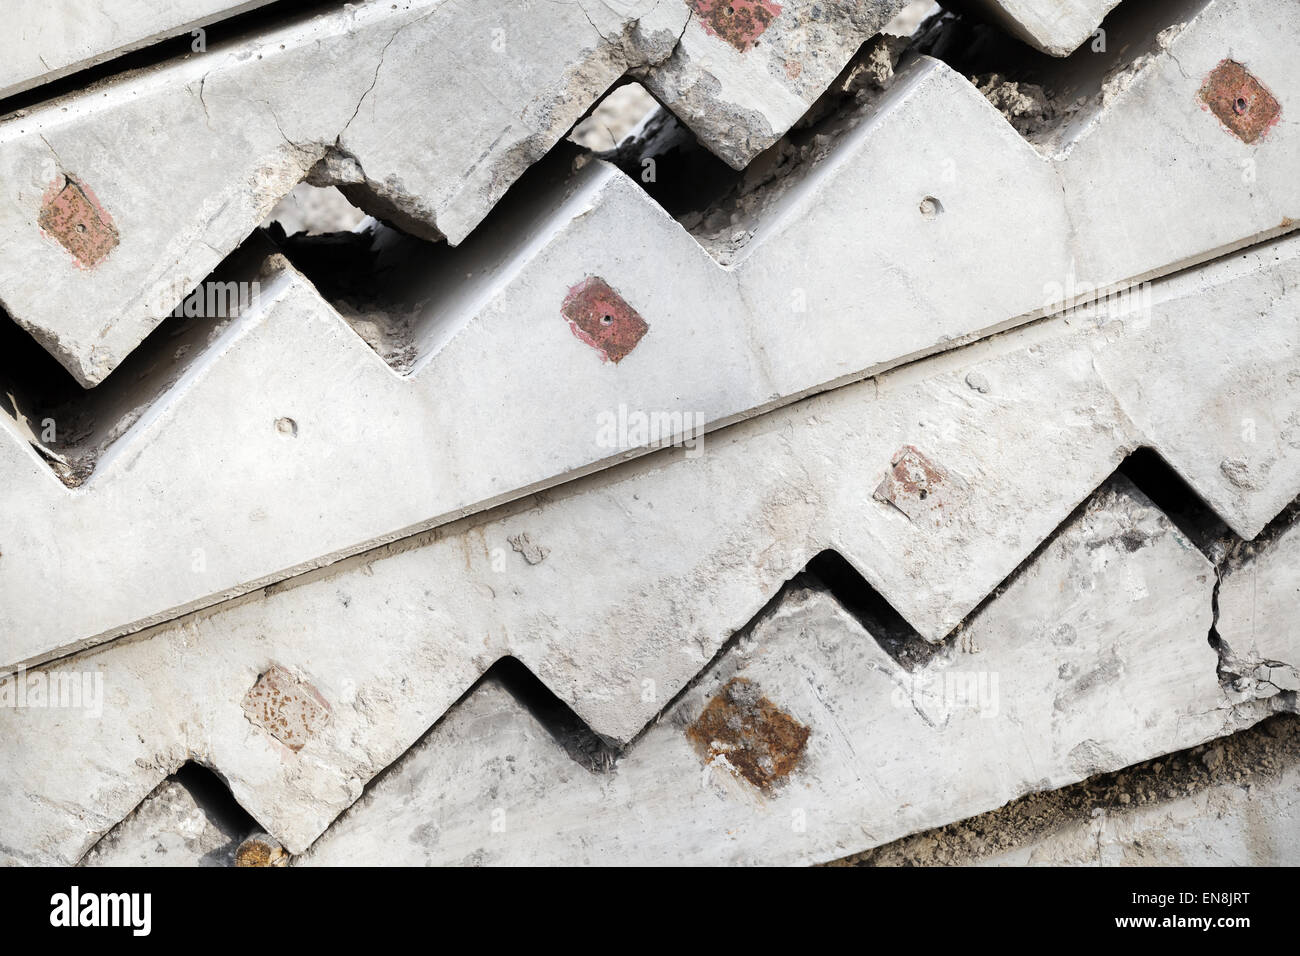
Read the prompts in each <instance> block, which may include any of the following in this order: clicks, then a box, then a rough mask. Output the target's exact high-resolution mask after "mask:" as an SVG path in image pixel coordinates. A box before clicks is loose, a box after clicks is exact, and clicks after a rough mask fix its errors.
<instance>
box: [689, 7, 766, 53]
mask: <svg viewBox="0 0 1300 956" xmlns="http://www.w3.org/2000/svg"><path fill="white" fill-rule="evenodd" d="M687 3H688V5H689V6H690V8H691V10H692V11H694V13H695V15H696V16H697V17H699V18H700V25H701V26H703V27H704V32H705V33H707V34H708V35H709V36H714V37H718V38H719V39H722V40H725V41H726V42H727V43H730V44H731V45H732V46H734V47H735V48H736V49H737V50H739V51H740V52H741V53H745V52H746V51H748V50H749V48H750V47H752V46H753V45H754V44H755V42H757V40H758V38H759V37H760V36H762V35H763V32H764V31H765V30H766V29H767V28H768V27H769V26H771V25H772V21H773V20H775V19H776V18H777V17H778V16H779V15H780V13H781V5H780V4H778V3H772V2H771V0H687Z"/></svg>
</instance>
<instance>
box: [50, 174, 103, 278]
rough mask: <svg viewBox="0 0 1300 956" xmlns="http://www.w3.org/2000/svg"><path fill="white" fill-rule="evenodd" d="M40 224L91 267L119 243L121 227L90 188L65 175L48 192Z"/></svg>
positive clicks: (80, 264) (80, 262) (75, 257)
mask: <svg viewBox="0 0 1300 956" xmlns="http://www.w3.org/2000/svg"><path fill="white" fill-rule="evenodd" d="M36 223H37V225H39V226H40V227H41V230H42V231H43V232H44V233H45V234H46V235H47V236H50V237H51V238H53V239H55V240H57V241H58V243H59V245H61V246H63V248H64V249H66V250H68V252H70V253H71V254H72V257H73V258H74V259H76V260H77V264H78V265H79V266H82V267H84V268H87V269H90V268H93V267H94V266H96V265H98V264H99V263H100V262H101V261H102V260H103V259H104V257H105V256H107V255H108V254H109V253H110V252H112V251H113V249H114V248H115V247H116V246H117V243H118V236H117V227H116V226H114V225H113V220H112V217H110V216H109V214H108V212H107V210H105V209H104V207H103V206H102V205H101V204H100V202H99V200H98V199H96V198H95V194H94V193H93V192H91V191H90V187H88V186H87V185H86V184H85V183H82V182H79V181H78V180H76V179H74V178H73V177H71V176H66V175H63V174H59V176H58V178H57V179H55V180H54V182H53V183H51V184H50V188H49V189H47V190H46V191H45V195H44V197H43V198H42V201H41V212H40V216H39V217H38V218H37V220H36Z"/></svg>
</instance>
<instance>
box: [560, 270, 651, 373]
mask: <svg viewBox="0 0 1300 956" xmlns="http://www.w3.org/2000/svg"><path fill="white" fill-rule="evenodd" d="M560 314H561V315H563V316H564V317H565V319H567V320H568V322H569V328H570V329H572V330H573V334H574V335H576V336H577V337H578V338H579V339H581V340H582V341H584V342H586V343H587V344H588V345H590V346H591V347H592V348H593V349H596V350H597V351H598V352H600V353H601V354H602V355H604V356H605V358H606V359H607V360H609V361H612V362H619V361H621V360H623V359H624V358H626V357H627V354H628V353H629V352H631V351H632V350H633V349H634V348H636V344H637V343H638V342H640V341H641V339H642V337H643V336H644V335H645V334H646V332H648V331H649V330H650V326H649V325H647V324H646V321H645V319H643V318H641V316H640V315H638V314H637V311H636V309H634V308H632V306H630V305H628V304H627V300H625V299H624V298H623V297H622V296H621V295H619V294H618V293H617V292H615V291H614V290H613V289H611V288H610V286H609V283H608V282H606V281H605V280H604V279H601V278H599V277H597V276H589V277H587V278H586V279H583V280H582V281H581V282H579V283H578V284H577V285H575V286H574V287H573V288H571V289H570V290H569V294H568V295H566V296H565V297H564V304H563V305H562V306H560Z"/></svg>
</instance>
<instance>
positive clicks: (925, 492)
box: [920, 488, 930, 501]
mask: <svg viewBox="0 0 1300 956" xmlns="http://www.w3.org/2000/svg"><path fill="white" fill-rule="evenodd" d="M920 497H921V500H922V501H924V500H925V499H926V498H929V497H930V492H928V491H926V490H925V489H924V488H922V489H921V495H920Z"/></svg>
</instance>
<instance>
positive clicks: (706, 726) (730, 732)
mask: <svg viewBox="0 0 1300 956" xmlns="http://www.w3.org/2000/svg"><path fill="white" fill-rule="evenodd" d="M810 733H812V730H811V728H808V727H805V726H804V725H803V724H801V723H799V721H797V720H795V719H794V718H793V717H791V716H790V715H789V714H787V713H786V712H785V711H783V710H781V708H779V707H777V706H776V705H775V704H773V703H772V702H771V701H770V700H768V699H767V698H766V697H764V696H763V695H762V692H761V691H759V689H758V685H757V684H755V683H754V682H753V681H751V680H748V679H747V678H744V677H733V678H732V679H731V680H729V681H727V683H726V684H725V685H724V686H723V688H722V690H721V691H719V692H718V695H717V696H716V697H714V698H713V699H712V700H711V701H709V703H708V706H706V707H705V708H704V712H703V713H701V714H700V716H699V719H697V720H696V721H695V723H693V724H691V725H690V726H689V727H687V728H686V736H687V737H688V738H690V740H691V742H692V743H693V744H694V745H695V748H696V749H697V750H698V751H699V752H700V754H701V755H702V756H703V757H704V758H705V759H706V760H707V761H709V762H713V761H714V760H717V759H718V758H723V759H725V760H726V762H727V764H728V765H729V766H730V767H731V769H732V770H734V771H735V772H736V773H738V774H740V776H742V777H744V778H745V779H746V780H748V781H749V782H750V783H752V784H753V785H754V786H755V787H758V788H759V789H760V790H767V789H768V788H770V787H771V786H772V784H773V783H775V782H776V781H778V780H782V779H784V778H785V777H787V776H789V774H790V772H791V771H792V770H794V769H795V767H797V766H798V765H799V761H800V760H802V759H803V753H804V748H805V747H806V746H807V744H808V735H809V734H810Z"/></svg>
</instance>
